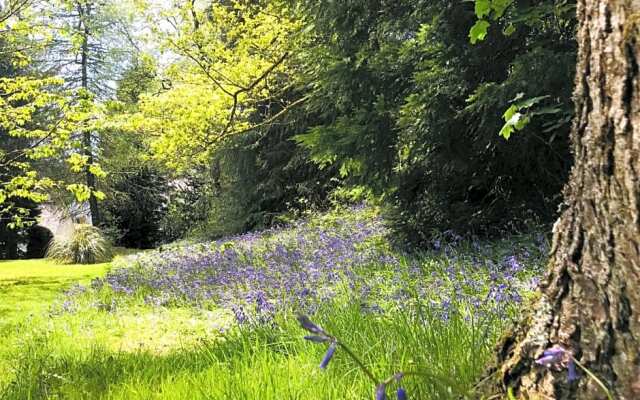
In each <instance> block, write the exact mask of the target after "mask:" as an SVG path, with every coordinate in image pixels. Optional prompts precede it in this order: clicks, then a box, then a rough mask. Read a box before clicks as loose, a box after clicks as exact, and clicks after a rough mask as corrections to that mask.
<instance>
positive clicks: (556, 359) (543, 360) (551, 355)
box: [536, 346, 566, 368]
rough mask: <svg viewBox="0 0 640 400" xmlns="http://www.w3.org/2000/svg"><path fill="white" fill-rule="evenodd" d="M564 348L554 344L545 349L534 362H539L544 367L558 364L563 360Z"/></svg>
mask: <svg viewBox="0 0 640 400" xmlns="http://www.w3.org/2000/svg"><path fill="white" fill-rule="evenodd" d="M565 354H566V350H565V349H564V348H562V347H560V346H554V347H552V348H550V349H547V350H545V351H544V353H542V357H540V358H538V359H537V360H536V364H540V365H542V366H544V367H547V368H549V367H553V366H558V365H560V363H562V361H563V360H564V357H565Z"/></svg>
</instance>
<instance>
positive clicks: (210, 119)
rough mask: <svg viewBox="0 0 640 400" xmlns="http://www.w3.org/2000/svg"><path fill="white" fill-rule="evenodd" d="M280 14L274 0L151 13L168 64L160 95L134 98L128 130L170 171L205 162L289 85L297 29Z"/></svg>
mask: <svg viewBox="0 0 640 400" xmlns="http://www.w3.org/2000/svg"><path fill="white" fill-rule="evenodd" d="M284 10H285V8H284V6H283V5H282V4H280V2H279V1H268V2H246V1H230V2H225V3H224V4H222V3H220V2H211V1H204V0H196V1H192V2H183V3H181V4H179V5H176V6H173V7H169V8H165V9H162V10H160V11H158V10H157V9H155V10H152V11H153V12H151V13H150V20H151V21H153V24H154V36H155V37H156V38H157V40H158V41H159V42H160V43H161V45H162V48H163V49H164V51H165V52H166V53H167V54H170V55H171V58H172V59H173V62H172V63H170V64H169V65H168V66H166V68H164V70H163V71H161V75H162V78H163V80H164V85H163V86H164V89H165V90H163V91H161V92H160V93H153V94H152V95H146V96H144V95H143V96H141V98H140V101H139V104H138V110H137V112H135V113H133V114H132V115H131V117H130V118H129V121H128V122H127V124H126V125H127V129H128V130H132V131H138V132H140V133H142V134H144V135H145V137H146V138H147V139H148V141H149V144H150V147H151V149H152V152H153V154H154V157H156V158H157V159H159V160H161V161H163V162H164V163H165V164H166V165H168V166H169V167H171V168H173V169H177V170H184V169H188V168H191V167H192V165H193V164H198V163H206V162H207V160H208V159H209V156H210V155H211V152H213V151H215V149H216V148H217V146H218V145H219V144H220V143H221V142H222V141H224V140H225V139H226V138H228V137H229V136H231V135H234V134H238V133H241V132H245V131H247V130H248V129H250V128H251V127H252V126H253V125H254V124H255V122H253V123H252V122H251V120H252V116H255V114H256V113H257V112H258V109H259V107H260V106H261V105H263V106H264V105H266V104H268V103H271V102H274V103H278V102H280V101H282V100H281V98H282V97H283V96H282V93H283V92H284V90H285V89H286V88H287V87H290V84H291V82H289V81H288V76H289V75H290V74H289V72H290V68H291V67H290V63H289V59H288V54H289V51H290V49H291V47H292V46H293V45H294V44H295V43H296V40H297V36H296V35H298V34H299V32H300V31H301V30H302V27H301V23H300V22H297V21H294V20H293V19H291V18H290V17H288V16H287V15H286V12H285V11H284ZM279 105H282V104H281V103H279Z"/></svg>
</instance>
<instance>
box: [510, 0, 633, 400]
mask: <svg viewBox="0 0 640 400" xmlns="http://www.w3.org/2000/svg"><path fill="white" fill-rule="evenodd" d="M577 14H578V20H579V24H580V25H579V26H580V27H579V32H578V44H579V56H578V68H577V78H576V87H575V101H576V117H575V120H574V126H573V131H572V143H573V154H574V157H575V164H574V167H573V169H572V172H571V175H570V180H569V183H568V184H567V186H566V188H565V193H564V196H565V209H564V211H563V212H562V214H561V216H560V218H559V220H558V221H557V222H556V225H555V227H554V238H553V249H552V252H551V259H550V262H549V271H548V274H547V276H546V279H545V281H544V283H543V284H542V294H541V298H540V299H539V300H538V302H537V305H536V306H535V314H534V315H533V316H532V317H531V319H530V320H529V321H528V322H527V323H525V324H524V325H523V326H522V328H521V330H520V332H519V335H517V337H516V338H515V339H514V338H510V339H507V340H505V341H504V342H503V343H502V348H501V352H500V356H499V357H500V362H501V365H500V366H499V367H498V378H499V381H500V384H501V385H502V388H503V389H507V388H512V389H514V393H515V394H516V395H521V396H523V397H525V398H532V399H535V398H554V399H575V398H580V399H596V398H598V399H599V398H603V397H604V395H603V393H602V391H601V389H600V388H599V387H598V385H597V384H596V382H595V380H593V379H589V378H588V377H586V376H585V377H584V378H582V379H579V380H577V381H571V382H569V381H568V380H567V377H566V375H565V374H564V373H562V372H559V371H555V370H553V369H544V368H541V367H540V366H538V365H536V364H535V360H536V359H537V358H538V357H540V356H541V355H542V353H543V351H544V350H546V349H548V348H550V347H552V346H554V345H559V346H562V347H563V348H565V349H566V350H567V351H568V352H570V353H571V354H572V355H573V357H575V359H576V360H577V361H579V362H580V363H581V364H582V365H584V366H586V367H587V368H588V369H589V370H591V371H592V372H593V373H595V375H596V376H598V377H599V378H600V379H601V380H602V381H603V382H604V383H605V384H606V385H607V386H608V387H609V389H610V390H611V391H612V393H613V394H614V395H615V396H616V398H619V399H637V398H640V351H639V349H640V335H639V334H638V332H640V250H639V249H640V202H638V199H639V198H640V185H639V182H640V159H639V154H640V153H639V149H640V4H639V3H638V2H637V1H634V2H632V1H627V0H580V1H579V2H578V13H577Z"/></svg>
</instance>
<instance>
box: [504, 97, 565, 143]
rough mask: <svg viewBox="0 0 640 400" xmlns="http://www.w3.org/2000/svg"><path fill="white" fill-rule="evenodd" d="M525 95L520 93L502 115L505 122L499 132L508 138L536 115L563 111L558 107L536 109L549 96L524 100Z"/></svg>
mask: <svg viewBox="0 0 640 400" xmlns="http://www.w3.org/2000/svg"><path fill="white" fill-rule="evenodd" d="M523 97H524V93H519V94H518V96H516V98H515V99H513V100H512V103H513V104H512V105H511V106H510V107H509V108H508V109H507V111H505V113H504V114H503V116H502V118H504V121H505V124H504V126H503V127H502V129H500V133H499V134H500V136H502V137H503V138H505V139H507V140H508V139H509V138H510V137H511V134H513V133H514V132H515V131H521V130H523V129H524V128H525V127H526V126H527V125H528V124H529V122H531V119H532V118H533V117H535V116H536V115H544V114H557V113H559V112H561V110H560V108H558V107H542V108H537V109H534V106H536V105H537V104H539V103H540V102H542V101H543V100H545V99H548V98H549V96H539V97H532V98H530V99H524V100H522V98H523Z"/></svg>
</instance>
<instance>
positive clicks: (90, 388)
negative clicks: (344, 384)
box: [0, 333, 286, 400]
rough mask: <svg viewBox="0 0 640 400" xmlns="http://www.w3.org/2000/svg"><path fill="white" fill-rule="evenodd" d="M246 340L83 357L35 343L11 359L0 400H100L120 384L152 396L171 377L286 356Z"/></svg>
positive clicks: (265, 341)
mask: <svg viewBox="0 0 640 400" xmlns="http://www.w3.org/2000/svg"><path fill="white" fill-rule="evenodd" d="M251 336H252V338H251V339H249V338H247V337H245V336H244V335H241V334H234V335H232V336H230V337H227V338H226V339H225V340H218V341H215V342H208V343H206V342H205V343H202V344H201V345H199V346H197V347H195V348H193V349H179V350H176V351H174V352H172V353H169V354H165V355H159V354H154V353H152V352H147V351H139V352H133V353H130V352H114V351H110V350H107V349H105V348H101V347H94V348H92V349H90V350H87V351H85V352H80V351H77V352H64V351H63V352H56V351H55V350H53V349H52V348H51V346H50V343H48V342H47V339H46V338H44V337H41V338H38V339H35V340H34V341H33V342H31V343H30V344H29V345H28V346H27V347H26V348H24V349H21V351H20V354H18V355H17V356H16V359H15V364H14V365H15V368H14V374H13V379H12V381H11V382H9V383H8V385H7V386H6V387H5V388H2V387H0V399H2V400H13V399H16V400H18V399H20V400H22V399H27V398H29V399H47V398H82V399H86V398H102V397H104V396H106V397H108V395H109V394H110V393H111V392H112V391H113V390H117V388H118V386H121V385H126V384H132V385H141V387H140V390H141V391H145V390H146V391H149V392H154V391H156V392H155V394H156V395H157V394H159V393H158V392H157V391H158V390H159V389H158V388H159V387H160V386H161V385H162V384H163V382H167V381H172V378H174V377H177V376H184V375H197V374H198V373H201V372H203V371H206V370H208V369H210V368H219V369H225V368H228V367H229V366H228V365H225V364H226V363H228V362H231V361H232V360H233V359H234V358H235V359H236V360H237V358H238V357H241V358H244V359H245V360H246V359H247V358H250V357H251V354H252V353H254V352H256V351H263V350H264V349H265V346H267V347H269V351H276V352H278V353H280V354H284V353H286V352H283V351H282V349H279V350H278V349H277V347H278V346H275V348H272V345H271V344H269V342H270V341H271V340H272V338H271V337H268V336H265V335H261V334H260V333H258V337H256V336H255V333H254V334H252V335H251ZM260 336H262V337H260ZM269 336H270V335H269ZM256 340H257V342H258V343H259V345H258V346H256ZM194 390H196V391H197V388H194ZM200 394H202V395H203V397H206V394H204V393H200ZM193 397H194V398H195V397H197V396H196V395H194V396H193ZM145 398H146V397H145Z"/></svg>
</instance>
